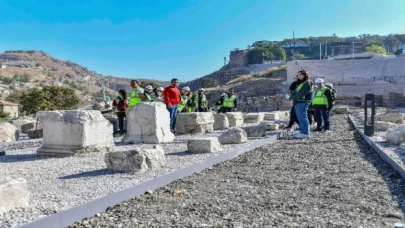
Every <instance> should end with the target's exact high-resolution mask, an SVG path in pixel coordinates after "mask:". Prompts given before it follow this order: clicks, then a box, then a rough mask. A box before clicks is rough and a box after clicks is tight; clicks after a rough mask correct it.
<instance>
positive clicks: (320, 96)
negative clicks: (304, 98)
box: [312, 78, 333, 131]
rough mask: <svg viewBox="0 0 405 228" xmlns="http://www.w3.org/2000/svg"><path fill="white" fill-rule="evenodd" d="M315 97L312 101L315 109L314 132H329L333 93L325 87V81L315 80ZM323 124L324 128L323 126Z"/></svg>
mask: <svg viewBox="0 0 405 228" xmlns="http://www.w3.org/2000/svg"><path fill="white" fill-rule="evenodd" d="M315 85H316V87H317V88H316V90H315V96H314V99H313V100H312V103H313V104H314V108H315V117H316V124H317V126H316V129H315V130H314V131H322V129H323V130H324V131H329V130H330V128H329V110H330V109H331V108H332V104H333V100H332V94H331V91H330V90H329V89H328V88H327V87H326V86H324V84H323V79H322V78H317V79H315ZM322 123H323V126H322Z"/></svg>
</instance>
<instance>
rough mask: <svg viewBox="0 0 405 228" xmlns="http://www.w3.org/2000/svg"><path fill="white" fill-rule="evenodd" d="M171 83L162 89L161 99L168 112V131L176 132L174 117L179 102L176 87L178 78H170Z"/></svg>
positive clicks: (178, 93)
mask: <svg viewBox="0 0 405 228" xmlns="http://www.w3.org/2000/svg"><path fill="white" fill-rule="evenodd" d="M170 83H171V85H170V86H167V87H166V88H165V89H164V90H163V99H164V101H165V104H166V108H167V110H168V111H169V113H170V131H171V132H173V133H175V132H176V117H177V108H178V106H179V103H180V91H179V89H178V88H177V87H178V86H179V80H178V79H177V78H173V79H172V80H171V82H170Z"/></svg>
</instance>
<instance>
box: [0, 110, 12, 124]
mask: <svg viewBox="0 0 405 228" xmlns="http://www.w3.org/2000/svg"><path fill="white" fill-rule="evenodd" d="M9 116H10V113H8V112H3V110H0V122H3V121H6V120H7V119H8V117H9Z"/></svg>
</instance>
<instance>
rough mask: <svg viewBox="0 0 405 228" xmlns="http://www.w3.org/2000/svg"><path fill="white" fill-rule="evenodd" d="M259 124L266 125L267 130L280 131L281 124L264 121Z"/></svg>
mask: <svg viewBox="0 0 405 228" xmlns="http://www.w3.org/2000/svg"><path fill="white" fill-rule="evenodd" d="M259 126H264V128H265V129H266V131H278V129H279V124H275V123H274V122H269V121H264V122H261V123H260V124H259Z"/></svg>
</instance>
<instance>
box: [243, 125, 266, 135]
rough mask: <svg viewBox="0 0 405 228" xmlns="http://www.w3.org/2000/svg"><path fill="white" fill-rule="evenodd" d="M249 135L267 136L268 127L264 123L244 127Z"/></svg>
mask: <svg viewBox="0 0 405 228" xmlns="http://www.w3.org/2000/svg"><path fill="white" fill-rule="evenodd" d="M242 129H243V130H244V131H245V132H246V134H247V136H248V137H264V136H266V128H265V126H263V125H256V126H248V127H242Z"/></svg>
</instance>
